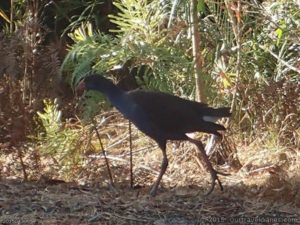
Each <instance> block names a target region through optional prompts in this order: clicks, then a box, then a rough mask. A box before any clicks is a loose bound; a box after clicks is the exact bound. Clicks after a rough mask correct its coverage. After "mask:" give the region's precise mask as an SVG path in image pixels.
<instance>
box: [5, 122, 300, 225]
mask: <svg viewBox="0 0 300 225" xmlns="http://www.w3.org/2000/svg"><path fill="white" fill-rule="evenodd" d="M127 126H128V124H127V123H126V122H122V124H121V123H120V124H118V126H116V124H112V125H107V126H106V127H104V128H102V129H106V130H101V132H100V133H102V134H108V135H107V136H104V141H103V142H104V145H105V148H106V150H107V152H108V154H107V155H108V159H109V162H110V165H111V169H112V172H113V178H114V181H115V185H116V188H115V189H113V188H112V187H111V186H110V185H108V181H107V180H108V175H107V170H106V166H105V163H104V162H105V161H104V159H103V157H102V154H101V152H98V153H95V154H94V155H93V154H92V155H88V156H87V158H86V160H85V161H84V164H83V165H81V167H80V169H78V170H77V174H75V175H74V174H73V176H72V177H71V178H69V180H74V182H65V181H63V180H68V179H63V178H62V177H63V176H65V175H63V174H59V172H58V169H57V167H55V166H54V165H53V162H51V161H50V160H49V159H47V158H45V159H41V160H40V161H39V162H36V161H37V159H36V157H32V155H33V154H32V153H31V152H30V151H29V149H30V148H29V147H28V148H27V149H28V150H27V151H24V152H25V153H26V154H27V155H24V156H23V159H24V164H25V166H26V168H27V171H28V172H30V173H29V174H28V176H29V178H30V179H31V180H36V181H31V182H29V181H28V182H22V179H21V178H22V166H20V162H19V159H18V154H17V151H15V152H13V153H9V154H3V155H1V157H0V166H1V171H0V224H7V225H8V224H45V225H46V224H66V225H67V224H120V225H125V224H126V225H127V224H153V225H173V224H179V225H196V224H197V225H198V224H199V225H200V224H224V225H225V224H247V225H250V224H251V225H256V224H264V225H265V224H266V225H273V224H274V225H275V224H282V225H287V224H300V163H299V159H300V155H299V150H297V149H296V150H295V149H287V148H282V149H281V148H277V147H276V148H274V149H273V150H272V149H270V148H268V149H264V146H263V145H261V144H260V143H258V142H257V143H253V144H252V145H249V146H247V147H243V146H238V147H237V150H238V151H237V152H236V155H237V157H238V159H239V161H240V166H241V167H239V168H238V169H234V168H233V166H231V165H228V164H226V163H225V164H223V166H222V167H221V168H217V169H218V170H219V171H223V172H228V173H230V174H231V175H230V176H227V177H223V176H221V177H220V180H221V181H222V183H223V185H224V189H225V190H224V191H223V192H221V191H220V190H219V188H218V187H216V188H215V190H214V191H213V193H212V194H211V195H209V196H208V197H204V196H203V194H204V193H205V192H206V190H207V189H208V188H209V185H210V178H209V176H208V174H207V173H206V172H204V170H203V169H201V166H199V163H198V162H197V159H196V156H195V149H194V148H193V146H191V145H189V144H178V143H169V144H168V155H169V167H168V170H167V171H166V174H165V175H164V177H163V180H162V183H161V187H160V189H159V193H158V195H157V196H156V197H154V198H151V197H149V195H148V191H149V189H150V186H151V184H152V183H153V181H154V180H155V179H156V177H157V174H158V173H159V169H160V164H161V152H160V150H159V149H158V148H157V146H156V145H155V144H153V142H151V141H149V139H145V138H144V137H143V136H141V134H139V133H137V131H136V130H135V129H134V130H133V137H134V138H133V149H134V155H133V156H134V158H133V163H134V168H133V169H134V170H133V171H134V178H135V179H134V181H135V185H136V186H137V187H139V188H136V189H130V188H129V186H130V182H129V155H128V142H126V140H128V132H127V131H126V129H127ZM105 137H106V138H105ZM95 142H97V139H96V140H95ZM2 147H3V145H2ZM268 147H269V146H268ZM221 152H222V151H221ZM212 161H214V166H215V164H216V163H215V159H212ZM218 164H220V163H218ZM215 167H216V166H215ZM56 179H57V180H56Z"/></svg>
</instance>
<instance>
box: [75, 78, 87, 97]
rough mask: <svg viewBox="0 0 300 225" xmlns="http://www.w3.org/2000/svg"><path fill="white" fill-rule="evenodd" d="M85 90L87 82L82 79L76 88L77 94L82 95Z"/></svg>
mask: <svg viewBox="0 0 300 225" xmlns="http://www.w3.org/2000/svg"><path fill="white" fill-rule="evenodd" d="M84 91H85V83H84V81H83V80H82V81H80V82H79V84H78V86H77V88H76V93H77V95H82V94H83V92H84Z"/></svg>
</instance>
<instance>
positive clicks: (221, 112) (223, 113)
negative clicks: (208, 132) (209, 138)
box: [203, 107, 231, 122]
mask: <svg viewBox="0 0 300 225" xmlns="http://www.w3.org/2000/svg"><path fill="white" fill-rule="evenodd" d="M230 116H231V112H230V108H229V107H222V108H210V107H207V108H206V109H205V111H204V112H203V120H205V121H207V122H216V121H217V120H218V119H220V118H222V117H230Z"/></svg>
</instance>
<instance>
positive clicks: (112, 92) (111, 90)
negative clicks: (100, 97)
mask: <svg viewBox="0 0 300 225" xmlns="http://www.w3.org/2000/svg"><path fill="white" fill-rule="evenodd" d="M98 91H101V92H102V93H103V94H104V95H106V97H107V98H108V99H109V101H110V102H111V103H112V104H113V105H115V104H116V103H117V102H118V101H119V99H122V96H123V95H124V94H125V92H124V91H123V90H121V89H120V88H118V87H117V86H116V85H114V84H112V85H108V86H106V87H105V88H103V89H102V90H98Z"/></svg>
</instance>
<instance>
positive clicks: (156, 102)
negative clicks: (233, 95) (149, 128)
mask: <svg viewBox="0 0 300 225" xmlns="http://www.w3.org/2000/svg"><path fill="white" fill-rule="evenodd" d="M127 96H128V98H129V99H130V100H131V101H133V102H135V103H136V105H138V106H139V108H140V111H142V112H144V113H145V114H146V115H147V117H148V118H149V119H150V120H151V122H152V123H153V124H155V126H157V127H158V128H159V129H161V130H164V131H166V132H173V131H182V132H184V133H187V132H193V131H196V130H197V128H199V123H201V121H203V118H202V116H203V115H201V110H200V109H201V108H203V109H205V108H207V105H206V104H204V103H198V102H193V101H189V100H185V99H182V98H179V97H176V96H173V95H170V94H167V93H163V92H150V91H141V90H135V91H130V92H127ZM203 122H205V121H203Z"/></svg>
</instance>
